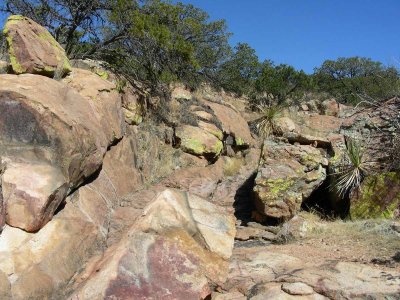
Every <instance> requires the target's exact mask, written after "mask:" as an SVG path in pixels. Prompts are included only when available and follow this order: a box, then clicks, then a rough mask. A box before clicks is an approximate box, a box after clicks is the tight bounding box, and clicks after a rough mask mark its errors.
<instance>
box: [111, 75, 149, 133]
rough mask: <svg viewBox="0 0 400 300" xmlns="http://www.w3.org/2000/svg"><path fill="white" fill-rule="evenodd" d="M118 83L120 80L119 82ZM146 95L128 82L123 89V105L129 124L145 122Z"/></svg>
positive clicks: (126, 120)
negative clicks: (144, 103)
mask: <svg viewBox="0 0 400 300" xmlns="http://www.w3.org/2000/svg"><path fill="white" fill-rule="evenodd" d="M117 84H118V82H117ZM143 98H144V95H143V94H140V93H139V92H138V91H137V90H136V89H134V88H133V87H132V86H130V85H129V84H128V86H127V87H125V89H124V90H123V91H122V106H123V112H124V115H125V122H126V123H127V124H129V125H139V124H140V123H142V122H143V109H142V104H141V103H143V102H144V99H143Z"/></svg>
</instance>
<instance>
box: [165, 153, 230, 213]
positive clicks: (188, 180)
mask: <svg viewBox="0 0 400 300" xmlns="http://www.w3.org/2000/svg"><path fill="white" fill-rule="evenodd" d="M223 176H224V174H223V162H222V160H218V161H217V162H216V163H215V164H213V165H210V166H207V167H206V168H204V167H192V168H186V169H182V170H177V171H175V172H174V173H173V174H171V176H169V177H168V178H166V179H165V180H163V181H162V182H161V185H163V186H166V187H169V188H174V189H180V190H183V191H190V193H192V194H194V195H197V196H200V197H203V198H209V197H211V196H212V194H213V192H214V191H215V189H216V188H217V185H218V182H219V181H220V180H221V179H222V178H223ZM214 203H215V202H214ZM220 204H221V202H220V203H219V204H218V205H220Z"/></svg>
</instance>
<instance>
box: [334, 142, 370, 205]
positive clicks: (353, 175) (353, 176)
mask: <svg viewBox="0 0 400 300" xmlns="http://www.w3.org/2000/svg"><path fill="white" fill-rule="evenodd" d="M345 142H346V151H345V152H344V156H343V159H342V162H341V163H340V165H339V167H338V170H337V172H335V173H334V174H332V175H333V176H335V179H334V181H333V183H332V185H331V189H334V190H336V192H337V193H338V195H339V196H340V197H342V198H344V197H345V196H346V195H348V194H349V193H351V192H352V191H353V190H354V189H356V188H359V187H360V186H361V183H362V181H363V179H364V178H365V177H366V176H367V175H368V174H369V173H370V172H371V167H372V165H371V162H369V161H367V160H366V159H365V155H364V149H363V147H362V145H361V143H360V142H359V141H357V140H355V139H353V138H350V137H345Z"/></svg>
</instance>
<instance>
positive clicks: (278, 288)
mask: <svg viewBox="0 0 400 300" xmlns="http://www.w3.org/2000/svg"><path fill="white" fill-rule="evenodd" d="M310 288H311V287H310ZM311 290H312V288H311ZM251 295H252V296H251V297H250V298H249V299H251V300H275V299H279V300H296V299H297V300H328V299H329V298H327V297H324V296H322V295H320V294H317V293H314V292H313V293H310V294H306V295H292V294H290V293H287V292H286V291H285V290H284V289H283V285H282V284H281V283H275V282H271V283H264V284H259V285H257V286H255V287H254V288H253V289H252V291H251Z"/></svg>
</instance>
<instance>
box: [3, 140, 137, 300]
mask: <svg viewBox="0 0 400 300" xmlns="http://www.w3.org/2000/svg"><path fill="white" fill-rule="evenodd" d="M125 147H126V145H125V144H122V141H121V142H120V143H119V144H117V145H116V146H114V147H112V148H111V150H110V151H109V152H108V153H107V154H106V157H105V162H106V163H104V165H103V168H102V170H101V172H100V174H99V175H98V176H97V178H96V179H95V180H93V181H92V182H91V183H90V184H87V185H85V186H82V187H80V188H79V189H78V190H77V191H75V192H74V193H73V194H72V195H71V196H69V197H68V198H67V201H66V202H67V203H66V206H65V207H64V208H63V209H62V210H61V211H60V212H59V213H58V214H57V215H56V216H55V217H54V218H53V219H52V220H51V221H50V222H49V223H47V224H46V226H44V227H43V228H42V229H41V230H40V231H39V232H37V233H35V234H32V233H27V232H25V231H22V230H20V229H18V228H13V227H10V226H6V227H5V228H4V230H3V232H2V234H1V235H0V279H1V272H3V273H4V274H6V276H7V277H8V280H9V282H10V291H11V293H12V299H13V300H19V299H21V300H22V299H65V298H66V296H65V295H64V291H65V287H66V286H67V284H68V283H69V282H70V280H71V278H72V277H73V276H74V274H75V273H76V272H78V271H79V270H80V269H81V268H82V267H83V266H84V264H85V263H86V262H87V261H88V260H89V258H90V257H92V256H93V255H96V254H99V253H101V252H102V251H104V249H105V247H106V242H107V240H108V238H109V236H108V235H109V233H110V222H111V218H112V217H113V211H114V208H115V207H117V205H118V203H119V202H120V198H119V197H120V196H122V195H124V194H126V193H127V192H128V190H129V188H128V187H129V186H128V185H125V184H121V185H120V184H119V182H118V181H119V179H118V178H117V177H115V176H112V175H110V174H116V172H117V171H118V169H119V168H122V166H121V165H123V164H124V161H125V156H124V155H123V156H120V155H118V153H120V152H121V151H125V150H126V149H125ZM123 149H125V150H123ZM126 156H129V152H127V153H126ZM128 162H129V159H128ZM128 167H131V166H129V164H126V166H125V169H126V168H128ZM125 169H124V168H122V169H121V172H125ZM124 174H129V173H124ZM127 180H128V179H127ZM130 188H132V186H130ZM132 222H133V221H132ZM0 285H1V284H0ZM1 291H2V289H1V287H0V295H1ZM2 299H3V298H2ZM4 299H8V298H4Z"/></svg>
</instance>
